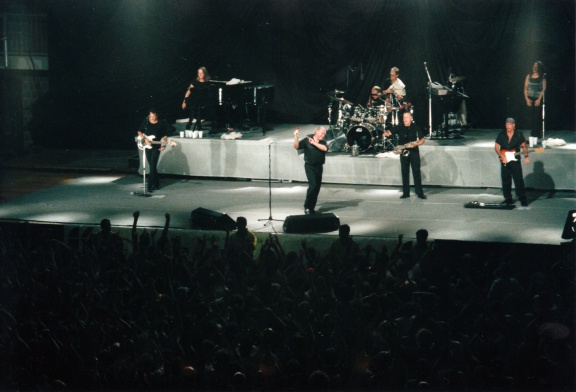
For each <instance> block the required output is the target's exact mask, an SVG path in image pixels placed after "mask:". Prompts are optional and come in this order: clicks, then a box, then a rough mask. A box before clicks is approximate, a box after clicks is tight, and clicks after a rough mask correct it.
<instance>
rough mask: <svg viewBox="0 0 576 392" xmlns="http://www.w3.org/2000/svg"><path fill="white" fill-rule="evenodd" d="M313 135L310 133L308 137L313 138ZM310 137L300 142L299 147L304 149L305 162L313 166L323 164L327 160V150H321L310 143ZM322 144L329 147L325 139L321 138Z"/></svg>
mask: <svg viewBox="0 0 576 392" xmlns="http://www.w3.org/2000/svg"><path fill="white" fill-rule="evenodd" d="M313 136H314V135H309V136H308V137H310V138H312V137H313ZM308 137H306V138H304V139H302V140H300V142H298V149H299V150H304V162H306V163H307V164H309V165H313V166H322V165H323V164H324V162H326V151H322V150H319V149H317V148H316V147H314V146H313V145H312V144H310V142H309V141H308ZM320 144H322V145H323V146H326V147H328V144H326V142H325V141H324V140H320Z"/></svg>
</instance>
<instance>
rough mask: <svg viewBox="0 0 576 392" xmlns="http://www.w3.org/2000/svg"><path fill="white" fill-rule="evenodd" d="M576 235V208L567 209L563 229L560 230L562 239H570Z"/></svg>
mask: <svg viewBox="0 0 576 392" xmlns="http://www.w3.org/2000/svg"><path fill="white" fill-rule="evenodd" d="M575 236H576V210H570V211H568V215H566V222H565V223H564V230H562V239H563V240H571V239H574V237H575Z"/></svg>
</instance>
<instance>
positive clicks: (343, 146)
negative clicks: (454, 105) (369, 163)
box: [327, 90, 414, 155]
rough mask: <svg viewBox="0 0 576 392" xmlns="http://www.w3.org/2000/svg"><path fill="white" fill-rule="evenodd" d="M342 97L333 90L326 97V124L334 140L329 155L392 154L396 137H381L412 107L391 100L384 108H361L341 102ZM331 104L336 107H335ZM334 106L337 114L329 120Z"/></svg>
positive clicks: (340, 92)
mask: <svg viewBox="0 0 576 392" xmlns="http://www.w3.org/2000/svg"><path fill="white" fill-rule="evenodd" d="M342 94H344V91H341V90H333V91H330V92H329V93H328V94H327V96H328V98H329V99H330V103H329V105H328V123H329V126H330V131H332V133H333V135H334V140H332V142H331V144H329V146H330V151H333V152H336V151H351V152H352V153H353V155H355V154H354V152H355V151H358V150H359V151H360V152H361V153H366V152H372V153H374V154H378V153H380V152H386V151H394V149H395V148H396V147H397V146H398V140H397V137H395V136H393V137H385V136H383V133H384V131H385V130H386V129H387V128H390V127H391V126H395V125H398V124H399V123H400V122H399V118H400V114H401V113H402V112H404V111H410V112H412V113H413V111H414V107H413V106H412V104H411V103H408V102H398V101H397V100H395V99H394V100H392V101H391V102H392V103H390V102H388V101H386V104H385V105H378V106H372V107H367V108H365V107H363V106H362V105H359V104H354V103H352V102H350V101H348V100H346V99H344V98H343V97H342ZM334 103H337V106H336V105H334ZM335 106H336V107H337V109H336V111H337V113H336V115H335V116H333V115H332V112H333V110H334V107H335ZM399 113H400V114H399ZM332 122H334V124H333V123H332ZM355 146H357V147H355Z"/></svg>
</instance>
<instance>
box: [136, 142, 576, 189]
mask: <svg viewBox="0 0 576 392" xmlns="http://www.w3.org/2000/svg"><path fill="white" fill-rule="evenodd" d="M174 140H176V141H177V142H178V145H177V146H175V147H171V148H169V149H168V150H167V151H165V152H163V153H162V154H161V157H160V162H159V164H158V171H159V173H161V174H174V175H185V176H197V177H220V178H244V179H268V173H269V152H270V156H271V160H270V161H271V178H272V179H273V180H290V181H306V176H305V173H304V161H303V155H302V154H300V155H299V154H297V152H296V150H294V148H293V147H292V145H291V144H289V143H287V142H285V141H283V142H281V143H278V142H273V143H271V141H270V140H268V139H264V140H260V141H251V140H215V139H186V138H184V139H180V138H175V139H174ZM420 156H421V159H422V181H423V184H424V186H446V187H495V188H499V187H500V186H501V183H500V163H499V161H498V158H497V156H496V154H495V152H494V150H493V148H492V147H486V148H478V147H467V146H426V145H424V146H422V147H420ZM531 160H532V162H531V163H530V164H528V165H525V164H523V165H522V166H523V170H524V178H525V182H526V186H527V187H530V188H534V189H543V190H551V189H556V190H575V189H576V180H575V179H576V173H575V168H576V154H574V152H573V151H572V150H562V149H550V148H548V149H546V150H545V151H544V152H542V153H535V152H533V153H531ZM139 173H140V174H141V173H142V165H140V169H139ZM323 181H324V182H325V183H335V184H363V185H392V186H394V185H401V183H402V182H401V177H400V162H399V159H394V158H376V157H374V156H373V155H372V154H361V155H360V156H357V157H352V156H351V155H350V154H343V153H334V154H331V153H329V154H328V155H327V159H326V164H325V165H324V179H323ZM411 181H412V179H411Z"/></svg>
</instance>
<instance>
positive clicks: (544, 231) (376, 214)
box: [0, 175, 576, 245]
mask: <svg viewBox="0 0 576 392" xmlns="http://www.w3.org/2000/svg"><path fill="white" fill-rule="evenodd" d="M306 188H307V185H306V184H305V183H281V182H274V183H271V184H270V187H269V184H268V183H267V182H266V181H239V180H233V181H230V180H216V179H197V178H180V179H178V178H164V179H163V180H162V188H161V189H160V190H159V191H155V192H154V193H153V194H152V196H151V197H141V196H136V195H135V194H137V193H140V192H142V191H143V187H142V180H141V177H139V176H137V175H121V176H115V175H102V176H96V175H93V176H86V177H80V178H77V179H75V180H72V181H68V182H65V183H62V184H60V185H57V186H54V187H52V188H49V189H44V190H40V191H37V192H33V193H30V194H27V195H24V196H21V197H18V198H15V199H13V200H11V201H9V202H7V203H4V204H2V205H0V219H1V220H3V221H29V222H41V223H58V224H64V225H68V226H97V225H98V223H99V222H100V220H101V219H103V218H108V219H110V220H111V222H112V224H113V226H115V227H117V228H118V227H124V228H126V229H129V227H130V226H131V224H132V219H133V218H132V214H133V212H134V211H140V220H139V226H141V227H152V228H161V227H163V225H164V219H165V213H166V212H168V213H170V215H171V224H170V226H171V227H172V228H173V229H178V230H184V231H186V230H190V229H191V228H192V227H191V224H190V217H191V212H192V211H193V210H194V209H196V208H198V207H202V208H206V209H209V210H213V211H217V212H222V213H226V214H227V215H229V216H230V217H231V218H233V219H235V218H236V217H238V216H244V217H246V218H247V219H248V226H249V229H250V230H252V231H254V232H256V233H259V235H264V237H266V236H267V235H268V233H278V234H283V231H282V225H283V221H284V220H285V219H286V217H288V216H291V215H301V214H303V208H302V204H303V200H304V198H305V193H306ZM270 193H271V199H270ZM400 194H401V193H400V189H399V188H398V187H382V186H368V185H336V184H325V185H324V186H323V187H322V190H321V192H320V197H319V203H318V211H319V212H320V213H334V214H336V215H337V216H338V217H339V219H340V223H341V224H349V225H350V226H351V228H352V234H353V235H354V236H356V237H366V238H384V239H395V238H397V236H398V235H399V234H403V235H405V236H406V237H407V238H413V237H414V235H415V233H416V231H417V230H419V229H421V228H424V229H427V230H428V231H429V233H430V238H431V239H445V240H459V241H480V242H508V243H527V244H553V245H554V244H559V243H560V242H562V239H561V234H562V230H563V227H564V223H565V219H566V215H567V212H568V211H569V210H571V209H576V195H575V194H574V192H563V191H559V192H551V193H549V192H539V191H530V192H528V200H529V206H528V207H520V206H519V204H518V206H517V207H516V208H514V209H512V210H495V209H471V208H464V204H465V203H468V202H470V201H479V202H483V203H499V202H500V201H501V200H502V196H501V194H500V190H498V189H470V188H466V189H463V188H427V189H426V194H427V196H428V199H427V200H420V199H418V198H417V197H415V196H414V195H413V196H412V197H410V198H409V199H403V200H401V199H399V196H400ZM270 206H271V207H270ZM270 217H272V218H273V220H272V221H270V222H269V221H268V218H270ZM336 234H337V232H331V233H325V234H319V236H324V237H326V236H327V237H332V236H334V235H336ZM285 235H287V236H291V234H285ZM306 237H307V238H312V237H314V236H310V235H307V236H306ZM127 238H129V236H128V237H127Z"/></svg>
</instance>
